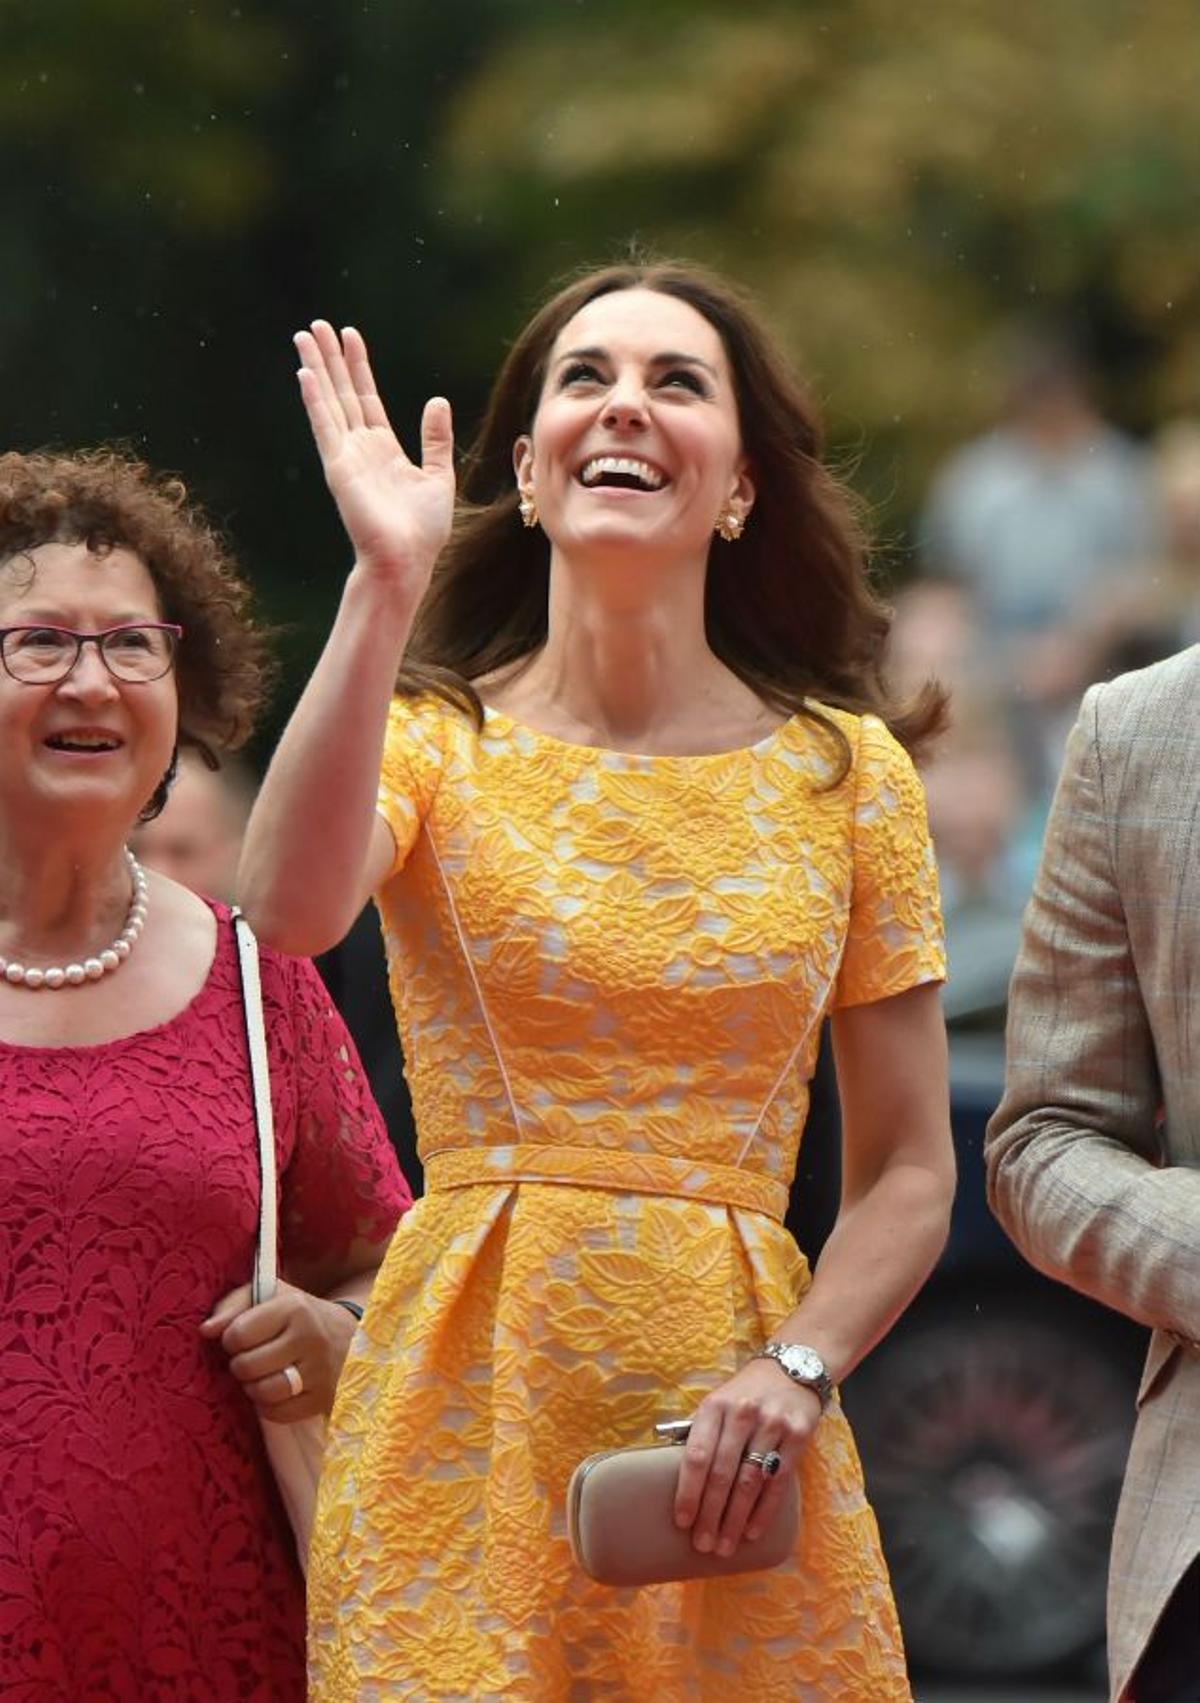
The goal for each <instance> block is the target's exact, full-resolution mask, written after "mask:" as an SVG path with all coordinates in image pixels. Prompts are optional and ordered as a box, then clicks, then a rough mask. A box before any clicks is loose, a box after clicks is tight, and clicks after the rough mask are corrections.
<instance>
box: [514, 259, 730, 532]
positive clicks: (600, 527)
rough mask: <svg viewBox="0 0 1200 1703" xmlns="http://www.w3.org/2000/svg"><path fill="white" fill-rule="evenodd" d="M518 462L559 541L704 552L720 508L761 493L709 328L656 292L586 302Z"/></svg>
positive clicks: (567, 332) (724, 362)
mask: <svg viewBox="0 0 1200 1703" xmlns="http://www.w3.org/2000/svg"><path fill="white" fill-rule="evenodd" d="M514 465H515V467H516V472H517V482H518V484H519V485H520V486H521V488H522V490H523V491H527V492H529V493H530V494H531V495H532V496H533V498H534V500H535V501H536V503H537V508H538V514H539V518H540V520H541V524H542V527H543V529H544V530H545V532H546V534H547V536H548V537H549V539H550V541H551V543H552V545H553V546H554V547H555V549H556V550H559V551H561V552H565V553H567V554H579V553H588V552H591V551H601V552H605V551H609V550H611V549H613V548H614V547H615V548H619V549H620V551H621V552H622V554H625V553H628V552H630V551H634V552H639V553H640V552H643V551H646V552H653V553H655V554H658V555H660V556H663V555H666V556H670V557H672V558H680V557H695V558H696V559H697V560H699V561H701V562H703V561H705V560H707V556H708V550H709V546H710V544H711V542H712V535H713V528H714V526H715V524H716V521H717V517H718V515H719V514H720V513H721V512H722V510H723V509H725V508H726V506H727V505H731V506H732V507H733V509H734V511H735V512H736V513H737V514H739V515H740V516H741V517H742V518H744V517H745V516H746V514H748V513H749V510H750V507H751V505H752V504H753V501H754V487H753V482H752V480H751V477H750V473H749V470H748V468H747V466H746V463H745V459H744V456H743V454H742V448H741V433H740V430H739V425H738V412H737V400H736V397H735V395H734V388H733V378H732V374H731V372H730V370H729V362H728V359H727V357H726V354H725V349H724V346H723V344H722V342H721V338H720V335H719V334H718V332H717V330H716V329H715V327H714V326H712V325H710V324H709V322H708V320H706V319H705V318H704V317H703V315H702V314H700V313H698V312H697V311H696V309H695V308H693V307H692V306H690V304H689V303H687V302H684V301H680V300H679V299H678V298H677V297H675V296H669V295H664V294H661V293H660V292H658V291H656V290H646V289H632V290H618V291H613V292H612V293H610V294H608V295H604V296H599V297H597V298H596V299H595V300H594V301H591V302H589V303H587V305H586V306H585V307H583V308H581V309H580V311H579V312H578V313H577V314H575V316H574V317H573V318H572V319H570V320H569V321H568V322H567V324H566V325H565V326H564V327H563V329H562V331H561V332H560V333H559V335H558V337H557V338H556V339H555V342H554V346H553V348H552V350H551V352H550V358H549V360H548V362H547V367H546V378H545V382H544V384H543V387H542V393H541V397H540V399H539V402H538V409H537V414H536V416H535V418H534V422H533V428H532V431H531V432H530V434H529V436H528V437H523V438H521V439H520V440H519V441H518V443H517V445H516V449H515V453H514Z"/></svg>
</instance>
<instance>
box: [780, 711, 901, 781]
mask: <svg viewBox="0 0 1200 1703" xmlns="http://www.w3.org/2000/svg"><path fill="white" fill-rule="evenodd" d="M806 709H807V710H808V714H807V715H803V716H796V717H794V718H793V719H792V721H791V722H790V723H789V724H788V727H789V729H790V731H791V734H792V738H793V740H794V741H795V742H797V743H799V744H800V745H802V746H806V747H809V748H817V749H825V750H828V749H829V748H830V744H831V741H830V737H829V732H828V731H827V730H829V729H833V730H834V732H835V734H837V735H840V736H841V739H843V740H844V741H845V746H844V747H841V746H840V745H839V747H838V752H837V755H838V756H839V757H840V756H842V755H843V754H845V755H848V759H849V761H848V764H847V766H846V774H847V777H849V776H851V775H854V774H857V773H859V772H860V771H861V770H862V769H864V768H867V769H885V770H891V769H894V770H897V771H904V770H912V768H913V763H912V758H911V757H910V756H909V754H908V752H907V751H906V750H905V748H904V746H903V745H902V744H901V743H900V741H899V740H898V739H897V738H896V736H895V734H894V733H892V731H891V730H890V728H889V727H888V725H887V723H886V722H885V721H884V720H883V718H882V716H879V715H876V714H875V713H874V712H873V711H865V712H863V711H856V710H847V709H842V708H841V707H840V706H839V705H836V704H827V703H825V702H824V701H823V700H822V699H819V698H809V699H808V700H807V701H806ZM840 766H841V765H840V764H839V767H840Z"/></svg>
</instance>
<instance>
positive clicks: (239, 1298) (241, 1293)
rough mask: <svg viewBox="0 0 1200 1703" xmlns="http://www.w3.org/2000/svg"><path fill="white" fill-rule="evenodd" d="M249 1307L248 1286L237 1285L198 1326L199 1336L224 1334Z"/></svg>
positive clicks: (243, 1284) (245, 1284)
mask: <svg viewBox="0 0 1200 1703" xmlns="http://www.w3.org/2000/svg"><path fill="white" fill-rule="evenodd" d="M249 1306H250V1285H249V1284H248V1283H242V1284H239V1285H238V1287H237V1288H236V1289H231V1290H230V1291H229V1294H228V1295H223V1296H222V1297H221V1299H220V1300H219V1301H218V1302H217V1304H216V1306H215V1307H214V1308H213V1310H212V1312H211V1313H210V1314H209V1315H208V1317H207V1318H206V1319H205V1321H204V1323H203V1324H202V1325H201V1326H200V1335H201V1336H206V1337H210V1338H212V1337H218V1336H221V1335H223V1334H224V1332H225V1330H226V1329H227V1328H228V1326H229V1325H231V1324H232V1323H233V1321H234V1319H236V1318H237V1317H238V1316H239V1314H241V1313H244V1312H246V1311H247V1309H248V1308H249Z"/></svg>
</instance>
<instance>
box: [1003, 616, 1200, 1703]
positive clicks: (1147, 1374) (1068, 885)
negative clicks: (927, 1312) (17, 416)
mask: <svg viewBox="0 0 1200 1703" xmlns="http://www.w3.org/2000/svg"><path fill="white" fill-rule="evenodd" d="M1198 751H1200V649H1197V648H1196V647H1193V648H1191V649H1190V650H1187V651H1184V652H1183V653H1181V654H1180V655H1178V656H1174V657H1171V658H1169V659H1168V660H1166V661H1164V662H1160V663H1157V664H1155V665H1153V666H1151V667H1149V668H1146V669H1143V670H1140V671H1138V672H1136V673H1132V674H1126V675H1124V676H1122V677H1121V678H1119V679H1116V680H1113V681H1111V682H1109V683H1107V684H1105V685H1100V686H1095V687H1093V688H1092V689H1091V690H1090V691H1089V692H1088V693H1087V695H1086V697H1085V698H1084V701H1083V705H1082V708H1081V711H1080V715H1079V719H1078V722H1077V724H1076V726H1075V729H1074V732H1073V733H1072V735H1071V740H1070V743H1069V745H1068V749H1067V755H1066V760H1065V763H1064V767H1063V772H1062V777H1061V781H1060V784H1059V788H1058V791H1057V793H1056V795H1055V802H1054V808H1053V810H1052V812H1051V817H1050V823H1049V827H1048V830H1047V834H1046V843H1045V850H1044V853H1043V857H1042V864H1041V868H1040V870H1039V872H1038V877H1037V881H1036V884H1035V888H1034V894H1033V899H1032V902H1031V904H1030V907H1029V910H1028V913H1027V916H1026V920H1025V928H1024V936H1023V941H1022V946H1021V951H1020V956H1019V958H1018V961H1017V967H1016V971H1015V974H1014V977H1013V983H1012V990H1011V997H1010V1003H1009V1028H1008V1062H1007V1082H1006V1088H1005V1094H1004V1099H1003V1101H1002V1103H1001V1105H1000V1107H999V1109H998V1110H997V1112H996V1114H995V1116H994V1118H993V1119H992V1122H991V1124H990V1126H989V1129H988V1136H987V1143H986V1160H987V1167H988V1179H989V1193H990V1197H991V1200H992V1204H993V1206H994V1209H995V1211H996V1213H997V1215H998V1216H999V1218H1000V1220H1001V1222H1002V1223H1003V1224H1004V1226H1005V1228H1006V1229H1007V1230H1008V1232H1009V1234H1010V1235H1011V1236H1012V1238H1013V1240H1014V1241H1015V1242H1016V1244H1017V1246H1018V1247H1019V1248H1020V1249H1021V1250H1022V1251H1023V1252H1024V1253H1025V1254H1026V1255H1027V1257H1028V1258H1029V1259H1030V1260H1031V1262H1032V1263H1033V1264H1034V1265H1035V1266H1036V1267H1037V1268H1038V1270H1040V1271H1043V1272H1045V1273H1047V1274H1048V1275H1050V1276H1054V1277H1058V1278H1060V1279H1061V1280H1062V1281H1063V1282H1064V1283H1067V1284H1069V1285H1070V1286H1071V1287H1072V1288H1074V1289H1078V1290H1080V1291H1081V1292H1082V1293H1083V1294H1085V1295H1090V1296H1091V1297H1092V1298H1093V1299H1095V1300H1097V1301H1101V1302H1103V1303H1104V1304H1105V1305H1106V1306H1109V1307H1113V1308H1115V1309H1117V1310H1118V1311H1120V1312H1122V1313H1125V1314H1127V1315H1128V1316H1129V1317H1130V1318H1132V1319H1135V1320H1137V1321H1138V1322H1139V1323H1141V1324H1144V1325H1149V1326H1151V1327H1152V1332H1153V1334H1152V1336H1151V1341H1150V1349H1149V1353H1148V1356H1147V1359H1146V1363H1145V1369H1144V1373H1143V1376H1142V1382H1141V1387H1140V1389H1139V1391H1138V1396H1137V1405H1138V1418H1137V1424H1136V1428H1135V1430H1134V1436H1133V1443H1132V1446H1131V1449H1130V1454H1129V1462H1128V1467H1127V1470H1126V1474H1125V1482H1124V1488H1123V1491H1122V1496H1121V1502H1120V1507H1119V1510H1118V1514H1117V1521H1116V1528H1115V1532H1114V1536H1113V1549H1112V1562H1111V1568H1110V1575H1109V1658H1110V1663H1109V1666H1110V1679H1111V1686H1112V1696H1113V1698H1114V1699H1121V1700H1122V1703H1195V1699H1196V1698H1197V1697H1198V1696H1200V1562H1198V1561H1197V1556H1198V1555H1200V1501H1198V1500H1197V1497H1196V1494H1195V1485H1196V1477H1197V1473H1198V1472H1200V1070H1198V1068H1197V1045H1198V1040H1200V1036H1198V1033H1197V1021H1198V1019H1197V1002H1196V998H1195V993H1194V990H1195V988H1196V985H1197V983H1198V982H1200V928H1198V927H1197V917H1198V916H1200V864H1198V862H1197V857H1196V824H1197V822H1198V821H1200V764H1198V763H1197V761H1196V754H1197V752H1198Z"/></svg>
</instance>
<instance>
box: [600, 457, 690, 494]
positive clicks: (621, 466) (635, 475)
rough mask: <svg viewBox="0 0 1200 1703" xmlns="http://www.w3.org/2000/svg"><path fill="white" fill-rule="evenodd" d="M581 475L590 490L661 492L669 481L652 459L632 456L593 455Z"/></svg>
mask: <svg viewBox="0 0 1200 1703" xmlns="http://www.w3.org/2000/svg"><path fill="white" fill-rule="evenodd" d="M578 478H579V483H580V484H581V485H585V486H586V487H587V488H588V490H597V489H600V490H609V491H661V490H662V488H663V486H664V485H666V484H668V483H669V481H668V479H667V476H666V474H665V473H664V472H663V471H662V469H661V468H660V467H655V466H654V464H653V462H650V461H641V460H639V459H637V458H636V457H634V456H629V455H594V456H592V457H591V459H590V460H588V461H585V462H584V464H583V466H582V467H581V468H580V469H579V474H578Z"/></svg>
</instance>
